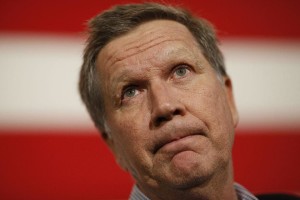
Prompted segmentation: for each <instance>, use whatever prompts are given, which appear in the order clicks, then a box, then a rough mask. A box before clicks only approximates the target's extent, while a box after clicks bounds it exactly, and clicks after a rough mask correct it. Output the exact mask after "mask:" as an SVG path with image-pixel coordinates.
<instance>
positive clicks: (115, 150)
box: [101, 131, 128, 171]
mask: <svg viewBox="0 0 300 200" xmlns="http://www.w3.org/2000/svg"><path fill="white" fill-rule="evenodd" d="M101 136H102V139H103V140H104V142H105V143H106V145H107V146H108V148H109V149H110V150H111V152H112V153H113V155H114V157H115V161H116V162H117V164H118V165H119V166H120V167H121V168H122V169H123V170H124V171H128V169H127V165H126V163H125V161H124V158H123V155H121V152H120V150H119V149H118V148H117V146H116V144H115V141H114V138H113V137H112V135H111V133H110V132H104V131H102V133H101Z"/></svg>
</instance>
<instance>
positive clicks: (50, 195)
mask: <svg viewBox="0 0 300 200" xmlns="http://www.w3.org/2000/svg"><path fill="white" fill-rule="evenodd" d="M52 131H53V130H52ZM52 131H49V130H46V129H45V130H34V131H30V130H23V131H18V130H14V131H12V130H9V131H8V130H6V131H5V130H2V131H0V177H1V181H0V198H1V199H45V200H47V199H57V200H59V199H64V200H66V199H86V200H89V199H120V198H124V199H126V198H127V197H128V195H129V192H130V189H131V186H132V184H133V181H132V179H131V178H130V177H129V175H128V174H126V173H125V172H123V171H121V170H120V169H119V168H118V166H117V165H116V164H115V162H114V160H113V156H112V155H111V153H110V152H109V150H108V149H107V148H106V146H105V144H104V142H103V141H102V140H101V138H100V136H99V134H98V133H97V132H96V131H84V130H82V131H73V130H56V134H53V132H52ZM299 145H300V127H299V128H297V129H290V130H262V129H261V130H251V129H247V130H240V131H239V133H238V134H237V135H236V141H235V147H234V151H233V157H234V166H235V179H236V180H237V181H238V182H240V183H241V184H243V185H245V186H246V187H247V188H249V189H250V190H251V191H253V192H256V193H257V192H258V193H261V192H296V193H300V183H299V180H300V172H299V169H300V160H299V154H300V148H299Z"/></svg>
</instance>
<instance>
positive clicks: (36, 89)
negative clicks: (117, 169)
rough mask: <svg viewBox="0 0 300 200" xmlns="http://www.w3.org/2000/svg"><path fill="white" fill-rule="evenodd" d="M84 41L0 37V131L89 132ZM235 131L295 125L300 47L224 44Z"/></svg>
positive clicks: (299, 116)
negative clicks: (81, 78)
mask: <svg viewBox="0 0 300 200" xmlns="http://www.w3.org/2000/svg"><path fill="white" fill-rule="evenodd" d="M83 46H84V40H83V39H82V38H76V37H70V36H69V37H63V36H45V35H44V36H40V35H3V34H2V35H0V55H1V56H0V66H1V68H0V98H1V100H0V126H2V127H3V126H15V125H16V124H18V125H20V126H56V127H57V126H58V127H59V126H61V127H65V126H74V125H75V126H76V127H77V126H79V127H82V126H83V127H86V126H92V123H91V121H90V118H89V116H88V114H87V112H86V110H85V108H84V107H83V105H82V103H81V101H80V98H79V95H78V91H77V82H78V73H79V69H80V65H81V56H82V50H83ZM222 49H223V51H224V54H225V59H226V64H227V68H228V72H229V74H230V75H231V76H232V79H233V85H234V92H235V96H236V103H237V105H238V109H239V112H240V126H242V127H244V126H253V125H255V126H257V125H261V126H267V125H270V126H274V124H277V125H278V126H282V125H295V124H299V119H300V79H299V74H300V58H299V57H300V42H299V41H298V42H297V41H290V42H284V41H255V40H228V39H227V40H224V41H223V42H222Z"/></svg>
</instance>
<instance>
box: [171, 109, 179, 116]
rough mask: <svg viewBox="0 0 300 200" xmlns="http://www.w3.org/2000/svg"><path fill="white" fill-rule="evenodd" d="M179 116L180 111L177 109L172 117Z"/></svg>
mask: <svg viewBox="0 0 300 200" xmlns="http://www.w3.org/2000/svg"><path fill="white" fill-rule="evenodd" d="M180 114H181V111H180V110H179V109H176V110H175V111H174V113H173V115H180Z"/></svg>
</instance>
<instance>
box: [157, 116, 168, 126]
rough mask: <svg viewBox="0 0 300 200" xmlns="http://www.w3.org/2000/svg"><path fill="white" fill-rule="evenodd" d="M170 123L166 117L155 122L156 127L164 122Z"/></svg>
mask: <svg viewBox="0 0 300 200" xmlns="http://www.w3.org/2000/svg"><path fill="white" fill-rule="evenodd" d="M166 121H168V119H167V118H166V117H163V116H161V117H157V118H156V120H155V126H160V125H161V124H163V123H164V122H166Z"/></svg>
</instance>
